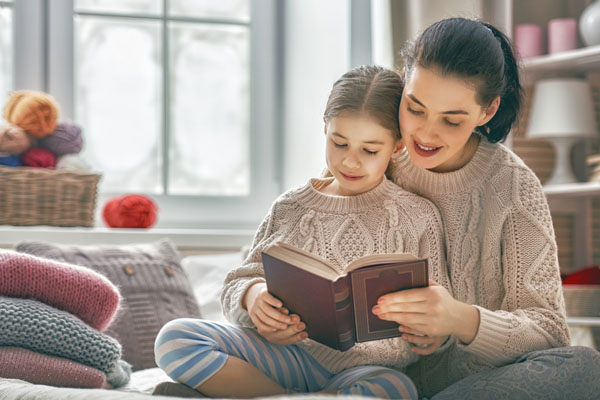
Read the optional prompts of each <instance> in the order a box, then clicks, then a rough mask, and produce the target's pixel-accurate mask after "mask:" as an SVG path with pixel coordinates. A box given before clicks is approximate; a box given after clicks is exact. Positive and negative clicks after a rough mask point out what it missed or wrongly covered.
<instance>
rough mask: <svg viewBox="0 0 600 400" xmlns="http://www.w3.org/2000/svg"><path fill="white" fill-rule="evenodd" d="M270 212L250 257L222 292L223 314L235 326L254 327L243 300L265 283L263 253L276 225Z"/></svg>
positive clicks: (259, 228) (232, 272)
mask: <svg viewBox="0 0 600 400" xmlns="http://www.w3.org/2000/svg"><path fill="white" fill-rule="evenodd" d="M274 208H275V204H273V206H272V207H271V210H269V213H268V214H267V215H266V216H265V218H264V219H263V221H262V222H261V224H260V225H259V227H258V230H257V231H256V233H255V235H254V239H253V241H252V248H251V250H250V252H249V253H248V257H246V259H245V260H244V261H243V263H242V265H241V266H240V267H238V268H235V269H233V270H231V271H230V272H229V273H228V274H227V277H226V278H225V282H224V287H223V290H222V292H221V305H222V307H223V314H225V317H226V318H227V320H229V321H230V322H232V323H234V324H238V325H241V326H246V327H251V328H253V327H254V323H253V322H252V319H251V318H250V315H249V314H248V310H247V309H246V308H245V307H244V304H243V300H244V296H245V294H246V291H247V290H248V289H249V288H250V287H251V286H252V285H254V284H255V283H259V282H265V278H264V270H263V266H262V255H261V252H262V251H263V250H264V249H265V247H266V246H267V245H269V244H270V243H271V240H270V239H269V238H270V237H271V234H272V232H273V228H274V223H275V221H274V220H273V209H274Z"/></svg>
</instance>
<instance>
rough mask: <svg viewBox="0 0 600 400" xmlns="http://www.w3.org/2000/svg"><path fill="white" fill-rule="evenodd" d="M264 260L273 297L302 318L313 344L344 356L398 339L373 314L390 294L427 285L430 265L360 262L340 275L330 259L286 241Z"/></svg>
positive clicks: (388, 258) (391, 325)
mask: <svg viewBox="0 0 600 400" xmlns="http://www.w3.org/2000/svg"><path fill="white" fill-rule="evenodd" d="M262 260H263V266H264V270H265V278H266V281H267V289H268V290H269V292H270V293H271V294H272V295H273V296H275V297H277V298H278V299H280V300H281V301H282V302H283V304H284V306H285V307H286V308H288V309H289V310H290V312H291V313H294V314H298V315H299V316H300V318H301V319H302V321H303V322H304V323H305V324H306V331H307V332H308V336H309V337H310V338H311V339H313V340H316V341H317V342H319V343H322V344H324V345H327V346H329V347H331V348H334V349H337V350H340V351H346V350H348V349H350V348H351V347H352V346H354V344H355V343H356V342H366V341H369V340H377V339H384V338H390V337H396V336H400V335H401V333H400V331H398V324H397V323H395V322H392V321H384V320H381V319H379V318H378V317H377V316H376V315H375V314H373V313H372V312H371V309H372V308H373V306H375V304H377V299H378V298H379V297H380V296H382V295H384V294H386V293H390V292H395V291H398V290H402V289H409V288H417V287H425V286H427V284H428V273H427V260H426V259H418V258H417V257H415V256H413V255H412V254H406V253H404V254H375V255H369V256H364V257H361V258H358V259H357V260H355V261H353V262H352V263H350V264H348V265H347V266H346V267H345V268H344V273H343V274H341V275H340V274H338V273H337V272H336V270H335V268H334V266H333V265H332V264H331V263H329V262H328V261H327V260H324V259H323V258H321V257H319V256H317V255H314V254H311V253H309V252H307V251H305V250H302V249H299V248H297V247H295V246H292V245H289V244H286V243H282V242H277V243H275V244H273V245H271V246H269V247H268V248H266V249H265V251H264V252H263V253H262Z"/></svg>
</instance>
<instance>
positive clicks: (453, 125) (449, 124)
mask: <svg viewBox="0 0 600 400" xmlns="http://www.w3.org/2000/svg"><path fill="white" fill-rule="evenodd" d="M444 122H445V123H446V125H448V126H452V127H456V126H460V122H451V121H448V120H447V119H445V120H444Z"/></svg>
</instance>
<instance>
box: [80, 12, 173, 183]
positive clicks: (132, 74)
mask: <svg viewBox="0 0 600 400" xmlns="http://www.w3.org/2000/svg"><path fill="white" fill-rule="evenodd" d="M161 63H162V52H161V47H160V22H158V21H137V20H123V19H121V18H119V20H118V21H115V20H113V19H107V18H96V17H84V16H79V17H76V18H75V75H76V83H75V92H76V97H75V104H76V106H75V107H76V108H75V115H76V120H77V122H78V123H80V124H81V125H82V126H83V128H84V139H85V149H84V152H85V158H86V160H87V161H89V162H90V163H91V164H92V166H94V167H95V168H97V169H99V170H101V171H102V173H103V178H102V181H101V183H102V186H103V187H102V189H103V190H105V191H124V192H132V191H145V192H151V193H152V192H153V193H157V192H161V191H162V188H161V171H162V170H161V152H162V145H161V131H162V129H161V121H162V119H161V104H162V89H161V87H162V86H161V76H162V75H161V74H162V72H161V71H162V67H161Z"/></svg>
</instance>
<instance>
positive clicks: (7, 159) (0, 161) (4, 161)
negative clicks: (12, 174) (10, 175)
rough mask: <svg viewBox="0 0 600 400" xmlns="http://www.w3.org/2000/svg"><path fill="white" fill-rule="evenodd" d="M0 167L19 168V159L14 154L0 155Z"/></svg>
mask: <svg viewBox="0 0 600 400" xmlns="http://www.w3.org/2000/svg"><path fill="white" fill-rule="evenodd" d="M0 165H4V166H5V167H20V166H21V165H23V164H21V157H19V156H18V155H16V154H8V153H0Z"/></svg>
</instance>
